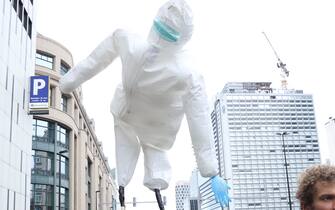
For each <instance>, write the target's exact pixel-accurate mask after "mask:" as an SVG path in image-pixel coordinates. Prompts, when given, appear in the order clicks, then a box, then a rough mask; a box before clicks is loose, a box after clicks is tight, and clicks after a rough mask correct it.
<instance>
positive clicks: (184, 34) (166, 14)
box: [148, 0, 193, 50]
mask: <svg viewBox="0 0 335 210" xmlns="http://www.w3.org/2000/svg"><path fill="white" fill-rule="evenodd" d="M192 32H193V16H192V11H191V9H190V7H189V6H188V5H187V4H186V2H185V1H184V0H170V1H168V2H167V3H165V4H164V5H163V6H162V7H161V8H160V9H159V11H158V13H157V15H156V17H155V19H154V21H153V25H152V27H151V30H150V33H149V37H148V41H149V43H150V44H152V45H154V46H155V47H158V48H160V49H162V50H164V49H166V50H174V49H180V48H182V47H183V46H184V45H185V44H186V42H187V41H188V40H189V39H190V38H191V36H192Z"/></svg>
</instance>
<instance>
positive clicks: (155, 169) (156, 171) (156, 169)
mask: <svg viewBox="0 0 335 210" xmlns="http://www.w3.org/2000/svg"><path fill="white" fill-rule="evenodd" d="M142 149H143V154H144V166H145V175H144V181H143V183H144V185H145V186H146V187H148V188H149V189H151V190H153V191H155V195H156V199H157V203H158V206H159V208H160V210H163V209H164V205H163V202H162V197H161V194H160V190H164V189H166V188H167V187H168V186H169V182H170V179H171V166H170V163H169V161H168V158H167V154H166V152H165V151H164V150H160V149H159V148H157V147H153V146H150V145H144V144H142Z"/></svg>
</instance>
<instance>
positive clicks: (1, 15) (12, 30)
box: [0, 0, 36, 210]
mask: <svg viewBox="0 0 335 210" xmlns="http://www.w3.org/2000/svg"><path fill="white" fill-rule="evenodd" d="M34 14H35V5H34V1H33V0H2V1H1V3H0V145H1V146H0V171H1V172H0V209H6V210H13V209H20V210H21V209H22V210H27V209H29V199H30V195H29V189H30V188H29V186H30V161H29V160H30V156H31V122H32V117H31V116H29V115H28V106H27V104H28V103H27V101H28V95H29V78H30V76H31V75H33V74H34V59H35V37H36V32H35V15H34Z"/></svg>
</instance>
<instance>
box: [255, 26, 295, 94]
mask: <svg viewBox="0 0 335 210" xmlns="http://www.w3.org/2000/svg"><path fill="white" fill-rule="evenodd" d="M262 33H263V34H264V36H265V38H266V40H267V41H268V43H269V45H270V47H271V48H272V50H273V52H274V54H275V56H276V58H277V60H278V62H277V67H278V68H279V69H281V73H280V76H281V87H282V89H287V78H288V76H289V73H290V72H289V71H288V70H287V68H286V64H285V63H283V61H281V60H280V58H279V56H278V54H277V52H276V50H275V48H274V47H273V45H272V44H271V42H270V40H269V38H268V37H267V35H266V33H265V32H264V31H263V32H262Z"/></svg>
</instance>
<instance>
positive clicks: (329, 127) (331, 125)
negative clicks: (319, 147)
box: [326, 117, 335, 164]
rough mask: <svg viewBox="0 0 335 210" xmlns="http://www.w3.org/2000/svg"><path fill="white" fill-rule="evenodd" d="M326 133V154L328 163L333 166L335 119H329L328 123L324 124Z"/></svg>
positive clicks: (334, 158) (334, 159)
mask: <svg viewBox="0 0 335 210" xmlns="http://www.w3.org/2000/svg"><path fill="white" fill-rule="evenodd" d="M326 131H327V135H328V142H327V143H328V152H329V155H330V156H329V160H328V162H329V163H331V164H335V153H334V150H335V119H334V118H332V117H331V118H329V121H328V122H327V123H326Z"/></svg>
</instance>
